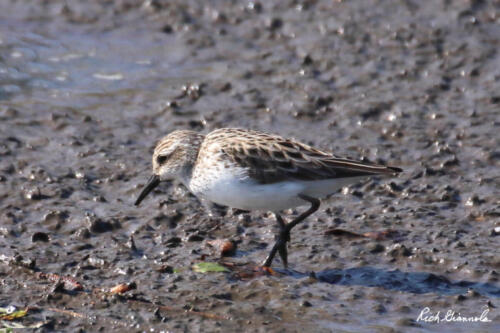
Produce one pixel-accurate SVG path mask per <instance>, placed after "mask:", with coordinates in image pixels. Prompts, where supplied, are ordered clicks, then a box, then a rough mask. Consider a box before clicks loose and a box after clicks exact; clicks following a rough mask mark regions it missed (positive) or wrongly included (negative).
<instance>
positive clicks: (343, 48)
mask: <svg viewBox="0 0 500 333" xmlns="http://www.w3.org/2000/svg"><path fill="white" fill-rule="evenodd" d="M0 9H1V10H0V13H1V14H0V276H1V278H0V287H1V290H2V292H1V294H0V307H6V306H8V305H11V304H12V305H16V306H18V307H24V306H36V307H38V308H39V309H40V310H39V311H38V312H34V313H32V314H30V315H29V316H28V318H26V319H25V320H24V321H23V322H24V323H29V322H30V321H31V322H35V321H39V320H42V319H45V318H47V319H49V320H50V321H51V322H50V323H49V324H47V326H46V327H45V328H42V329H41V330H51V329H54V330H58V331H64V330H67V331H73V330H76V329H83V330H88V331H94V330H97V329H99V327H102V329H103V330H105V331H115V330H122V329H123V328H124V327H130V328H135V329H136V330H138V331H141V330H150V329H152V330H155V331H160V330H172V331H194V330H205V331H217V330H224V331H228V330H235V329H243V330H245V331H281V330H283V329H285V330H287V331H304V330H310V331H325V332H327V331H337V330H344V331H357V332H358V331H366V332H373V331H380V332H386V331H387V332H392V331H402V332H411V331H415V332H417V331H418V332H420V331H451V330H453V331H456V332H468V331H471V330H479V331H491V332H494V331H499V330H500V316H499V312H498V308H499V304H500V303H499V298H500V284H499V282H498V270H499V267H500V262H499V256H498V244H499V238H498V237H499V236H498V234H499V233H500V231H498V228H500V210H499V206H500V201H499V198H500V196H499V194H500V191H499V188H500V186H499V185H500V174H499V172H498V168H499V166H500V151H499V148H498V144H499V142H500V137H499V136H498V134H497V131H498V129H499V126H500V117H499V114H500V95H499V91H500V56H499V55H498V46H499V45H500V41H499V39H498V38H499V37H498V36H500V28H499V27H500V25H499V24H498V23H499V22H498V20H499V17H500V16H499V14H498V13H499V10H498V8H497V7H496V6H495V5H493V4H490V3H488V2H477V3H476V2H465V1H463V2H462V1H457V2H450V3H442V2H439V1H432V2H426V3H425V5H422V4H419V3H412V2H391V1H379V2H376V3H372V4H370V5H368V4H364V3H357V2H331V1H324V2H322V1H305V2H292V1H291V2H282V3H281V2H280V3H279V4H275V5H270V4H267V3H263V4H259V3H257V2H255V3H253V2H250V3H247V4H242V3H232V2H227V3H226V2H224V1H215V2H210V3H209V4H198V3H196V2H189V1H188V2H170V4H168V5H167V4H166V3H164V2H161V1H149V2H144V3H142V4H140V3H138V2H130V3H128V2H127V1H122V2H116V3H113V4H101V3H100V2H98V1H96V2H86V3H79V2H77V1H69V2H66V4H65V2H57V1H53V2H50V3H49V4H40V3H38V2H22V3H18V2H14V1H6V2H3V3H2V4H1V5H0ZM387 13H392V15H387ZM233 126H238V127H249V128H254V129H260V130H264V131H269V132H273V133H279V134H281V135H283V136H291V137H295V138H297V139H299V140H301V141H304V142H307V143H310V144H313V145H315V146H317V147H319V148H322V149H325V150H331V151H334V152H335V153H336V154H338V155H347V156H351V157H355V158H360V157H362V156H365V157H366V158H368V159H370V160H373V161H379V162H384V163H389V164H393V165H397V166H401V167H402V168H403V169H404V170H405V172H404V173H403V174H402V175H401V176H399V177H398V178H395V179H372V180H367V181H365V182H362V183H360V184H357V185H354V186H352V187H350V188H348V189H345V190H343V191H342V192H340V193H338V194H336V195H334V196H332V197H330V198H327V199H325V200H323V205H322V206H321V208H320V211H318V212H317V213H316V214H314V215H313V216H312V217H310V218H309V219H308V222H307V223H304V224H303V225H299V226H298V227H297V228H296V230H294V232H292V243H291V245H290V248H289V252H290V258H289V261H290V263H291V270H289V271H284V270H281V269H280V268H279V267H280V266H279V265H280V263H279V260H277V261H276V262H275V266H276V270H277V271H278V272H280V274H278V275H277V276H262V277H256V278H254V279H249V280H241V279H238V278H236V277H235V276H234V274H232V273H214V274H201V273H195V272H193V271H191V269H190V267H191V265H192V264H193V263H195V262H198V261H200V260H206V261H217V260H218V256H217V255H216V254H214V253H213V252H212V250H211V249H210V247H208V246H207V245H206V241H207V240H210V239H214V238H231V239H233V240H234V241H236V242H237V243H238V252H237V253H236V255H235V256H233V257H229V258H227V259H225V260H226V261H230V262H235V263H237V264H249V265H253V264H255V263H257V262H261V261H262V260H263V259H264V258H265V256H266V254H267V251H268V249H269V247H270V246H271V243H272V241H273V232H274V231H275V230H274V227H273V225H274V220H273V217H272V216H271V215H270V214H262V213H258V212H254V213H251V214H249V215H245V214H238V215H237V214H234V213H233V212H231V211H230V210H229V211H228V212H227V213H225V212H224V210H223V211H222V212H220V211H217V210H216V209H213V207H210V206H208V207H207V206H206V205H203V204H200V202H198V200H197V199H196V198H194V197H192V196H190V195H188V194H187V192H186V191H185V190H184V189H183V188H182V187H180V186H177V185H176V184H171V185H168V184H165V185H162V186H160V188H159V189H158V190H156V191H155V192H154V193H153V195H150V196H149V197H148V198H147V200H146V201H144V202H143V204H141V206H140V207H135V206H133V202H134V200H135V198H136V197H137V195H138V193H139V191H140V187H141V186H142V185H143V184H144V183H145V181H146V179H147V178H148V176H149V174H150V158H151V157H150V156H151V152H152V148H153V147H154V143H155V141H156V140H157V139H159V138H160V137H162V136H163V135H165V134H166V133H168V132H170V131H172V130H173V129H177V128H184V129H186V128H188V129H194V130H199V131H204V132H209V131H211V130H213V129H216V128H220V127H233ZM297 211H300V209H298V210H296V211H292V212H288V213H292V214H295V213H297ZM332 229H344V230H350V231H352V232H356V233H366V232H373V231H384V230H388V229H391V230H394V231H396V232H397V237H387V238H384V239H380V240H376V239H371V238H369V237H354V238H352V237H345V236H342V235H341V236H335V235H333V234H332V233H330V232H328V230H332ZM130 236H133V242H134V244H135V246H133V245H132V243H131V241H130ZM166 266H168V267H169V268H168V269H167V268H165V267H166ZM172 269H175V273H173V272H172ZM36 272H45V273H57V274H59V275H68V276H73V277H74V278H75V279H76V280H78V281H79V282H80V283H82V284H83V286H84V291H83V292H61V291H57V290H54V283H53V282H49V281H46V280H41V279H39V278H37V276H36V274H35V273H36ZM311 272H314V274H311ZM132 281H134V282H136V283H137V289H136V290H134V291H131V292H130V293H129V295H131V296H129V297H128V298H127V297H125V296H123V297H122V296H116V295H115V296H110V295H103V294H102V293H99V291H98V290H100V289H101V288H110V287H112V286H114V285H116V284H118V283H121V282H132ZM131 300H143V301H147V302H151V303H154V304H156V306H158V305H164V306H172V307H174V308H176V309H178V310H179V311H173V310H167V309H165V308H163V309H160V311H157V312H155V308H154V306H145V305H144V304H142V305H138V304H137V303H132V302H131ZM425 307H429V308H430V309H431V310H432V311H433V312H437V311H441V313H445V312H446V311H448V310H449V309H451V310H454V311H456V312H457V313H461V314H463V315H464V316H473V315H475V316H478V315H480V314H481V312H482V311H484V309H488V311H489V313H488V318H489V319H490V320H492V321H491V322H489V323H467V324H465V323H457V322H441V323H431V322H422V321H417V318H418V316H419V314H420V312H421V311H422V309H424V308H425ZM53 308H56V309H70V310H72V311H75V312H77V313H80V314H84V315H85V316H84V317H74V316H71V315H68V314H64V313H60V312H54V311H51V310H49V309H53ZM192 308H194V309H195V310H197V311H202V312H206V313H210V314H217V315H220V316H222V317H226V318H228V319H221V320H214V319H210V318H204V317H203V316H201V315H200V314H193V313H192V312H189V311H188V312H186V311H184V310H185V309H192Z"/></svg>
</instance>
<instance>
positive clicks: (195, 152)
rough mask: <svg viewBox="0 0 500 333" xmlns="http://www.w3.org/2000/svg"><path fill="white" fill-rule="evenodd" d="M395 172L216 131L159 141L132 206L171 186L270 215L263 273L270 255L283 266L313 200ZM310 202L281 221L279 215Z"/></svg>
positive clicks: (274, 140) (260, 136)
mask: <svg viewBox="0 0 500 333" xmlns="http://www.w3.org/2000/svg"><path fill="white" fill-rule="evenodd" d="M401 171H402V170H401V169H400V168H396V167H389V166H383V165H376V164H370V163H364V162H358V161H353V160H349V159H344V158H337V157H335V156H334V155H332V154H330V153H326V152H323V151H320V150H318V149H315V148H313V147H310V146H308V145H306V144H303V143H300V142H297V141H295V140H292V139H285V138H282V137H280V136H276V135H270V134H266V133H262V132H257V131H251V130H245V129H238V128H222V129H218V130H215V131H213V132H211V133H209V134H207V135H203V134H199V133H196V132H193V131H187V130H178V131H174V132H172V133H170V134H169V135H167V136H165V137H164V138H163V139H161V140H160V141H159V142H158V144H157V145H156V148H155V150H154V153H153V176H151V178H150V179H149V181H148V183H147V184H146V186H145V187H144V189H143V190H142V192H141V193H140V195H139V197H138V198H137V201H136V202H135V205H139V204H140V203H141V201H142V200H143V199H144V198H145V197H146V195H148V193H149V192H151V191H152V190H153V189H154V188H155V187H156V186H157V185H158V184H159V183H160V182H161V181H168V180H174V179H176V180H179V181H180V182H182V183H183V184H184V185H185V186H186V187H187V188H188V190H189V191H191V193H193V194H194V195H196V196H198V197H202V198H205V199H207V200H209V201H212V202H214V203H217V204H220V205H224V206H229V207H232V208H238V209H242V210H264V211H272V212H274V214H275V215H276V220H277V222H278V225H279V230H280V231H279V234H278V235H277V237H276V243H275V244H274V246H273V248H272V250H271V252H270V253H269V255H268V257H267V259H266V261H265V262H264V264H263V265H264V266H265V267H269V266H270V265H271V263H272V261H273V258H274V256H275V255H276V252H278V253H279V254H280V257H281V259H282V261H283V265H284V266H285V267H286V266H287V247H286V244H287V242H288V241H290V231H291V230H292V228H293V227H295V226H296V225H297V224H298V223H300V222H301V221H303V220H304V219H305V218H306V217H308V216H309V215H311V214H312V213H314V212H315V211H316V210H318V208H319V205H320V200H319V198H321V197H324V196H326V195H328V194H331V193H333V192H335V191H337V190H338V189H340V188H342V187H344V186H346V185H349V184H352V183H355V182H357V181H358V180H359V179H361V178H363V177H367V176H372V175H394V174H397V173H399V172H401ZM304 204H310V208H309V209H308V210H306V211H305V212H303V213H302V214H300V215H299V216H298V217H296V218H295V219H294V220H293V221H291V222H288V223H286V222H285V221H284V220H283V218H282V217H281V215H280V214H279V211H281V210H283V209H287V208H291V207H296V206H301V205H304Z"/></svg>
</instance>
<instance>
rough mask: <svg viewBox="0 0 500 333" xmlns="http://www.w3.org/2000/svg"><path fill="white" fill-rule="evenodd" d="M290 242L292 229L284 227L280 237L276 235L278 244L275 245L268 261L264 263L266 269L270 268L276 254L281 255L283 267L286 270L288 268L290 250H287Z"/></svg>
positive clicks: (281, 229)
mask: <svg viewBox="0 0 500 333" xmlns="http://www.w3.org/2000/svg"><path fill="white" fill-rule="evenodd" d="M289 241H290V229H289V228H287V227H286V226H283V227H282V228H280V232H279V234H278V235H276V242H275V243H274V246H273V248H272V250H271V252H270V253H269V255H268V256H267V258H266V260H265V261H264V264H263V266H264V267H270V266H271V264H272V262H273V259H274V256H275V255H276V252H278V253H279V255H280V257H281V261H282V262H283V266H284V267H285V269H286V268H287V267H288V250H287V247H286V245H287V242H289Z"/></svg>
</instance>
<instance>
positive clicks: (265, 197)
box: [187, 170, 363, 211]
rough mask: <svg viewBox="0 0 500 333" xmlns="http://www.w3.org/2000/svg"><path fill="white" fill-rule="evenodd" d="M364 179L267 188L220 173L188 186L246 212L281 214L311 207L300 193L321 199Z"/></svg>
mask: <svg viewBox="0 0 500 333" xmlns="http://www.w3.org/2000/svg"><path fill="white" fill-rule="evenodd" d="M219 171H222V170H219ZM212 175H213V174H212ZM360 178H363V177H352V178H342V179H329V180H318V181H285V182H279V183H274V184H264V185H263V184H257V183H256V182H254V181H253V180H251V179H249V178H248V177H241V175H238V174H236V175H235V174H230V173H224V172H220V173H219V174H217V177H210V180H209V181H207V179H206V178H205V179H202V178H201V177H200V178H196V177H195V179H193V181H191V183H190V184H188V185H187V186H188V188H189V189H190V190H191V192H193V194H195V195H197V196H201V197H204V198H206V199H207V200H209V201H212V202H215V203H217V204H220V205H224V206H229V207H232V208H239V209H243V210H265V211H279V210H283V209H287V208H292V207H296V206H300V205H304V204H308V202H307V201H305V200H302V199H300V198H299V194H305V195H308V196H311V197H314V198H321V197H324V196H326V195H328V194H331V193H334V192H335V191H337V190H338V189H340V188H342V187H344V186H346V185H349V184H352V183H355V182H357V181H358V180H359V179H360Z"/></svg>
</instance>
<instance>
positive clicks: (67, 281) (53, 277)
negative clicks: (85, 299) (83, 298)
mask: <svg viewBox="0 0 500 333" xmlns="http://www.w3.org/2000/svg"><path fill="white" fill-rule="evenodd" d="M37 277H38V278H39V279H47V280H49V281H52V282H59V281H60V282H63V283H64V289H66V290H72V291H79V290H83V286H82V285H81V284H80V282H78V281H76V280H75V279H74V278H72V277H71V276H61V275H58V274H51V273H48V274H46V273H41V272H40V273H38V274H37Z"/></svg>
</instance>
